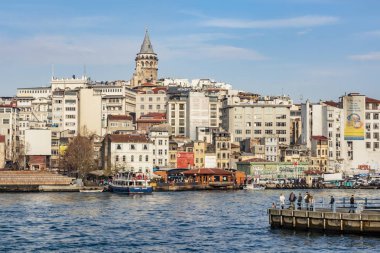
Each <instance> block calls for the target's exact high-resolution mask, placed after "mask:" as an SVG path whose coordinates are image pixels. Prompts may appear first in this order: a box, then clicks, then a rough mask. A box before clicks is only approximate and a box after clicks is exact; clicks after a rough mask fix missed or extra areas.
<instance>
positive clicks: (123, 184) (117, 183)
mask: <svg viewBox="0 0 380 253" xmlns="http://www.w3.org/2000/svg"><path fill="white" fill-rule="evenodd" d="M149 182H150V180H149V178H148V177H147V176H146V175H144V174H143V173H141V172H138V173H133V172H130V171H127V172H120V173H118V174H117V176H116V177H115V178H114V180H112V182H110V184H109V188H108V189H109V191H110V192H115V193H127V194H135V193H140V194H144V193H152V192H153V187H152V186H150V185H149Z"/></svg>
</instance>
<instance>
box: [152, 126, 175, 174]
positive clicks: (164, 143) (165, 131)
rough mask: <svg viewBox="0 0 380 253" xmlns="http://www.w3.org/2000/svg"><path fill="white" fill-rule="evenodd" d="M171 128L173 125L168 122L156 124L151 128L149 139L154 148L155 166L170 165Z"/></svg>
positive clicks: (153, 160)
mask: <svg viewBox="0 0 380 253" xmlns="http://www.w3.org/2000/svg"><path fill="white" fill-rule="evenodd" d="M170 129H171V127H170V125H168V124H161V125H155V126H152V127H151V128H150V129H149V139H150V141H151V142H152V150H153V159H152V162H153V166H158V167H168V166H169V161H170V157H169V136H170Z"/></svg>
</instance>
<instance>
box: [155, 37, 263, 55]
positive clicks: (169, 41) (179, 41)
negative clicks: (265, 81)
mask: <svg viewBox="0 0 380 253" xmlns="http://www.w3.org/2000/svg"><path fill="white" fill-rule="evenodd" d="M221 39H235V40H236V39H239V37H237V36H234V35H229V34H224V33H199V34H189V35H186V36H176V37H169V38H165V39H164V40H163V41H158V45H159V47H158V52H159V56H160V57H161V58H162V57H163V58H166V59H169V58H170V59H178V57H183V58H188V59H200V60H202V59H204V60H218V59H231V60H254V61H261V60H266V59H268V57H266V56H264V55H262V54H260V53H258V52H256V51H255V50H252V49H248V48H243V47H239V46H234V45H228V44H226V43H224V44H220V43H219V41H220V40H221ZM153 46H154V45H153Z"/></svg>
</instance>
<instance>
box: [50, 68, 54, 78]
mask: <svg viewBox="0 0 380 253" xmlns="http://www.w3.org/2000/svg"><path fill="white" fill-rule="evenodd" d="M51 80H54V64H52V65H51Z"/></svg>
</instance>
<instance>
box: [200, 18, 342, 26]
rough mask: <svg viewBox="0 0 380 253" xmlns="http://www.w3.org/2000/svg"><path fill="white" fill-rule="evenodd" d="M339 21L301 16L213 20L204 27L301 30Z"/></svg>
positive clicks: (206, 22) (204, 24)
mask: <svg viewBox="0 0 380 253" xmlns="http://www.w3.org/2000/svg"><path fill="white" fill-rule="evenodd" d="M338 21H339V18H338V17H332V16H301V17H294V18H286V19H268V20H242V19H223V18H213V19H209V20H206V21H203V23H202V25H203V26H211V27H223V28H301V27H314V26H322V25H331V24H335V23H337V22H338Z"/></svg>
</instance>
